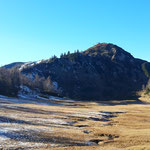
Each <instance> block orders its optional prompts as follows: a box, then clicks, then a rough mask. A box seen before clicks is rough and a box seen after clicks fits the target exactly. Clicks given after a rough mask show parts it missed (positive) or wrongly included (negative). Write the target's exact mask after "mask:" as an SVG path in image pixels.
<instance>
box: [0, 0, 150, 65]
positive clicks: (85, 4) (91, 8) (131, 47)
mask: <svg viewBox="0 0 150 150" xmlns="http://www.w3.org/2000/svg"><path fill="white" fill-rule="evenodd" d="M98 42H108V43H114V44H117V45H118V46H120V47H122V48H123V49H125V50H127V51H128V52H130V53H131V54H132V55H133V56H135V57H138V58H142V59H145V60H148V61H150V0H0V65H3V64H8V63H11V62H16V61H24V62H27V61H36V60H40V59H47V58H50V57H51V56H52V55H54V54H55V55H57V56H59V55H60V54H61V53H62V52H67V51H68V50H70V51H71V52H73V51H74V50H76V49H79V50H85V49H87V48H89V47H91V46H93V45H95V44H96V43H98Z"/></svg>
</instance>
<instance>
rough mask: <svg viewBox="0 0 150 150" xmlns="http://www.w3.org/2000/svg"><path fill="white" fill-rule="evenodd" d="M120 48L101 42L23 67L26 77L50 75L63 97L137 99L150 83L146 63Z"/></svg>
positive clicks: (149, 65) (22, 70) (148, 65)
mask: <svg viewBox="0 0 150 150" xmlns="http://www.w3.org/2000/svg"><path fill="white" fill-rule="evenodd" d="M145 63H146V69H147V70H148V71H149V70H150V63H148V62H146V61H144V60H140V59H136V58H134V57H133V56H132V55H131V54H130V53H128V52H126V51H125V50H123V49H122V48H120V47H119V46H116V45H114V44H110V43H99V44H97V45H95V46H93V47H91V48H89V49H87V50H85V51H83V52H79V51H77V52H75V53H72V54H71V53H70V52H68V54H63V55H61V57H60V58H56V57H53V58H51V59H49V60H43V61H40V62H38V63H34V64H33V63H32V64H31V65H29V64H27V65H23V67H21V68H20V71H21V72H22V73H23V74H25V75H32V77H35V75H36V74H38V75H39V76H40V77H45V78H47V77H48V76H50V78H51V80H52V81H53V83H54V85H55V87H56V88H57V89H58V90H59V93H61V95H62V96H65V97H69V98H74V99H82V100H113V99H119V100H120V99H130V98H135V96H136V94H135V93H136V92H137V91H140V90H141V89H142V86H143V85H146V84H147V82H148V77H147V75H146V74H145V72H144V70H143V67H142V66H143V64H145Z"/></svg>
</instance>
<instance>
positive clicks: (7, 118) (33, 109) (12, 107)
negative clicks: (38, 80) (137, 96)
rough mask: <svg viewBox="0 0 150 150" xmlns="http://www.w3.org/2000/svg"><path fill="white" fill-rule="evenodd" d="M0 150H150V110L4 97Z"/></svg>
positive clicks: (131, 104)
mask: <svg viewBox="0 0 150 150" xmlns="http://www.w3.org/2000/svg"><path fill="white" fill-rule="evenodd" d="M0 149H40V150H48V149H50V150H99V149H101V150H117V149H118V150H124V149H125V150H141V149H142V150H149V149H150V104H144V103H142V102H140V101H122V102H117V101H116V102H115V101H113V102H109V103H108V102H101V103H98V102H81V101H72V100H67V99H66V100H65V99H59V98H53V99H51V100H36V101H35V100H23V99H13V98H6V97H0Z"/></svg>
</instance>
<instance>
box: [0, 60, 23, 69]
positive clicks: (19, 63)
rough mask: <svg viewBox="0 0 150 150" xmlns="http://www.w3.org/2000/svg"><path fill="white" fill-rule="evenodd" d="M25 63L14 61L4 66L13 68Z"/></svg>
mask: <svg viewBox="0 0 150 150" xmlns="http://www.w3.org/2000/svg"><path fill="white" fill-rule="evenodd" d="M23 64H24V62H14V63H11V64H8V65H4V66H2V67H3V68H6V69H12V68H14V67H20V66H21V65H23Z"/></svg>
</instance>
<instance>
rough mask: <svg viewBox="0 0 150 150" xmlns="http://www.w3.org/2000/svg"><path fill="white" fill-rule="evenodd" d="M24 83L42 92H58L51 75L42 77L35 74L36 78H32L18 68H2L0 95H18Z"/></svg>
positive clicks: (0, 71) (0, 72)
mask: <svg viewBox="0 0 150 150" xmlns="http://www.w3.org/2000/svg"><path fill="white" fill-rule="evenodd" d="M22 85H23V86H27V87H28V88H30V89H31V90H35V91H39V92H40V93H47V94H55V93H56V89H55V87H54V85H53V82H52V81H51V78H50V77H48V78H44V77H42V78H41V77H39V76H38V75H35V77H34V78H33V77H32V78H31V77H27V76H26V75H23V74H22V73H20V72H19V71H18V70H17V69H16V68H13V69H5V68H0V95H6V96H15V97H16V96H17V95H18V92H19V91H20V89H21V86H22Z"/></svg>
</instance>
